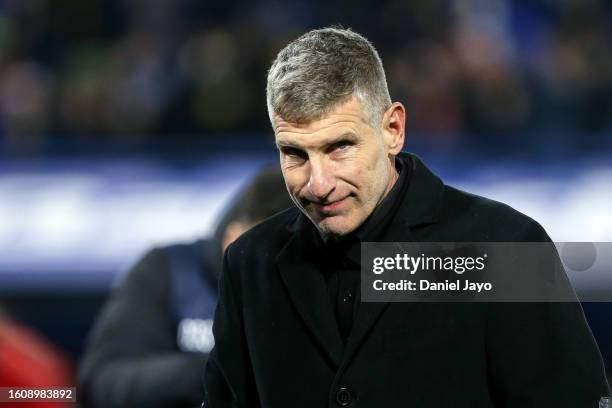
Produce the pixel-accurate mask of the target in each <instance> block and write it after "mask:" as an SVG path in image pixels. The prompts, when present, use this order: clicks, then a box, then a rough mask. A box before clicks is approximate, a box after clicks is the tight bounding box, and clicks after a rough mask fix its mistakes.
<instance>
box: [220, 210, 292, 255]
mask: <svg viewBox="0 0 612 408" xmlns="http://www.w3.org/2000/svg"><path fill="white" fill-rule="evenodd" d="M299 213H300V212H299V210H298V209H297V208H296V207H291V208H288V209H286V210H284V211H281V212H280V213H278V214H275V215H273V216H272V217H270V218H267V219H266V220H264V221H262V222H260V223H259V224H257V225H255V226H254V227H252V228H251V229H249V230H248V231H246V232H245V233H244V234H242V235H241V236H240V237H238V239H236V241H234V242H233V243H232V244H231V245H230V246H229V248H228V252H229V257H230V258H232V257H235V256H236V255H239V256H240V257H241V258H244V257H245V256H249V255H256V256H258V257H265V256H269V255H270V254H274V256H276V253H278V252H279V251H280V250H281V249H282V248H283V247H284V246H285V244H286V243H287V240H288V239H289V237H290V236H291V231H290V227H291V225H292V224H293V223H294V222H295V220H296V218H297V216H298V215H299Z"/></svg>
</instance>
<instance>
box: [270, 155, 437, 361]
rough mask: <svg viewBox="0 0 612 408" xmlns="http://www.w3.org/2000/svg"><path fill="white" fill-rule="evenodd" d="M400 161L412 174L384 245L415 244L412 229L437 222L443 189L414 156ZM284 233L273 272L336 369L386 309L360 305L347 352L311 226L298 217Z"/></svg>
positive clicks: (352, 351) (382, 304) (351, 353)
mask: <svg viewBox="0 0 612 408" xmlns="http://www.w3.org/2000/svg"><path fill="white" fill-rule="evenodd" d="M399 158H400V160H402V161H403V163H404V165H405V166H410V168H411V169H412V172H411V178H410V181H409V183H410V184H409V186H408V190H407V192H406V194H405V195H404V196H403V197H402V198H401V200H402V203H401V204H400V207H399V208H398V210H397V213H396V214H395V216H394V217H393V220H392V221H391V223H390V226H389V227H388V228H387V231H385V233H384V236H383V238H382V239H381V241H382V242H407V241H414V240H415V239H414V235H413V234H412V232H411V229H413V228H415V227H417V226H421V225H425V224H430V223H435V222H437V221H438V219H439V214H438V212H439V208H440V203H441V198H442V194H443V192H444V184H443V183H442V181H441V180H440V179H439V178H438V177H437V176H435V175H434V174H433V173H432V172H431V171H430V170H429V169H428V168H427V167H426V166H425V165H424V164H423V162H422V161H421V159H419V158H418V157H417V156H416V155H414V154H409V153H402V154H400V155H399ZM288 229H289V230H290V231H291V232H292V236H291V238H290V239H289V241H288V242H287V244H286V245H285V247H284V248H283V249H282V250H281V252H280V253H279V255H278V257H277V267H278V269H279V272H280V274H281V277H282V280H283V282H284V284H285V286H286V287H287V291H288V293H289V296H290V298H291V300H292V302H293V303H294V305H295V307H296V309H297V310H298V312H299V313H300V315H301V317H302V319H303V320H304V322H305V324H306V326H307V327H308V329H309V330H310V331H311V332H312V334H313V335H314V337H315V338H316V339H317V341H318V342H319V343H320V345H321V348H322V350H325V352H326V353H327V356H328V357H329V358H330V359H331V361H332V362H333V363H334V364H335V365H336V366H337V367H340V366H341V365H342V362H343V361H345V362H346V361H348V360H350V358H351V357H352V355H353V354H354V352H355V351H356V350H357V349H358V347H359V345H360V344H361V342H362V341H363V339H364V338H365V336H366V335H367V333H368V331H369V329H370V328H371V327H372V325H373V324H374V323H375V322H376V320H377V319H378V317H379V316H380V314H381V313H382V312H383V311H384V309H385V308H386V307H387V305H388V303H382V302H381V303H373V302H362V303H361V304H360V305H359V311H358V313H357V316H356V319H355V322H354V324H353V329H352V331H351V334H350V336H349V339H348V342H347V345H346V348H345V347H344V345H343V343H342V339H341V337H340V333H339V332H338V326H337V323H336V319H335V315H334V312H333V309H332V306H331V304H330V300H329V295H328V290H327V286H326V284H325V280H324V278H323V276H322V274H321V273H320V271H319V270H318V269H317V267H316V265H315V263H316V260H317V256H318V255H319V256H320V254H317V253H316V252H315V251H314V246H313V245H311V243H312V241H313V237H312V234H313V233H315V229H314V226H313V225H312V223H311V222H310V220H309V219H308V218H307V217H306V216H304V215H303V214H302V213H299V214H298V215H297V217H296V218H295V220H294V222H293V223H291V224H289V225H288Z"/></svg>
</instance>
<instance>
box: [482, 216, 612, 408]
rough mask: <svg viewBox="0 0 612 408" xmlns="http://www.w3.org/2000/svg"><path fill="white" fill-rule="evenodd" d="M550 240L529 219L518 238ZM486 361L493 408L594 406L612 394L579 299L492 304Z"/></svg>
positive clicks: (489, 313) (528, 240) (523, 240)
mask: <svg viewBox="0 0 612 408" xmlns="http://www.w3.org/2000/svg"><path fill="white" fill-rule="evenodd" d="M516 241H522V242H550V238H549V237H548V235H547V234H546V232H545V231H544V229H543V228H542V227H541V226H540V225H539V224H537V223H536V222H533V221H532V222H530V223H529V225H528V226H527V227H526V228H525V229H524V231H523V232H522V235H521V236H520V237H519V238H518V239H517V240H516ZM486 336H487V338H486V344H487V361H488V367H489V378H490V388H491V392H492V395H493V398H494V401H495V404H496V405H495V406H499V407H516V408H531V407H533V408H535V407H555V408H557V407H567V408H576V407H585V408H586V407H595V406H597V403H598V401H599V398H600V397H602V396H606V395H608V393H609V390H608V385H607V382H606V377H605V372H604V368H603V362H602V358H601V355H600V353H599V349H598V348H597V345H596V343H595V340H594V338H593V335H592V334H591V331H590V329H589V327H588V325H587V323H586V320H585V317H584V313H583V311H582V307H581V306H580V303H579V302H577V301H576V302H573V303H572V302H564V303H552V302H542V303H491V304H490V305H489V306H488V316H487V333H486Z"/></svg>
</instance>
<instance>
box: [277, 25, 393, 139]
mask: <svg viewBox="0 0 612 408" xmlns="http://www.w3.org/2000/svg"><path fill="white" fill-rule="evenodd" d="M353 95H354V96H356V97H357V98H358V99H359V100H360V102H361V103H362V106H363V108H364V113H365V115H366V120H367V121H368V122H369V123H370V125H371V126H372V127H374V128H376V127H377V126H379V125H380V122H381V121H382V115H383V114H384V112H385V110H387V109H388V108H389V106H390V105H391V98H390V96H389V90H388V88H387V80H386V78H385V71H384V69H383V65H382V61H381V60H380V57H379V56H378V52H376V49H375V48H374V46H373V45H372V44H371V43H370V42H369V41H368V40H367V39H365V38H364V37H363V36H361V35H359V34H357V33H356V32H354V31H351V30H350V29H343V28H335V27H330V28H322V29H317V30H312V31H309V32H307V33H306V34H304V35H302V36H301V37H299V38H298V39H296V40H295V41H293V42H291V43H290V44H289V45H287V46H286V47H285V48H283V49H282V50H281V51H280V52H279V53H278V55H277V57H276V59H275V60H274V62H273V63H272V66H271V67H270V71H269V72H268V84H267V87H266V97H267V103H268V114H269V115H270V120H272V118H273V115H274V114H277V115H279V116H280V117H281V118H283V119H284V120H286V121H289V122H295V123H308V122H310V121H313V120H318V119H320V118H322V117H323V116H325V115H326V114H327V113H329V112H330V111H331V110H332V109H333V108H334V107H335V106H337V105H338V104H340V103H343V102H346V101H348V100H349V99H350V98H351V97H352V96H353Z"/></svg>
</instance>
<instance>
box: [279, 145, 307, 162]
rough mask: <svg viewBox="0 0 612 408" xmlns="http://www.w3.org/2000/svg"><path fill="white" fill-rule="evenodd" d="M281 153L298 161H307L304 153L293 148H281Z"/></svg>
mask: <svg viewBox="0 0 612 408" xmlns="http://www.w3.org/2000/svg"><path fill="white" fill-rule="evenodd" d="M281 152H283V154H284V155H285V156H288V157H290V158H293V159H300V160H307V159H308V155H307V154H306V152H305V151H303V150H300V149H296V148H295V147H283V148H281Z"/></svg>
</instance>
